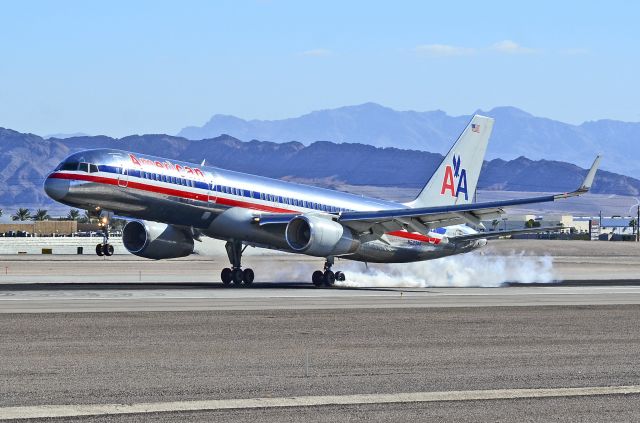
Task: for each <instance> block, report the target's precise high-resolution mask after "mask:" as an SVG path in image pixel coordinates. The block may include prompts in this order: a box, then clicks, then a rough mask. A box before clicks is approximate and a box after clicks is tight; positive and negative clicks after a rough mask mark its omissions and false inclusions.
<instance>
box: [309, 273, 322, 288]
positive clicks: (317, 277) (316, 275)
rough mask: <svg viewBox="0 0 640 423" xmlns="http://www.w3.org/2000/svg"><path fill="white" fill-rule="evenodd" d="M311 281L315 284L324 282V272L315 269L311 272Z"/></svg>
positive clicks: (318, 284) (319, 284) (320, 284)
mask: <svg viewBox="0 0 640 423" xmlns="http://www.w3.org/2000/svg"><path fill="white" fill-rule="evenodd" d="M311 281H312V282H313V284H314V285H315V286H322V284H323V283H324V274H323V273H322V272H321V271H319V270H316V271H315V272H313V276H311Z"/></svg>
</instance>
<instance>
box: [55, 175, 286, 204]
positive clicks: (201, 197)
mask: <svg viewBox="0 0 640 423" xmlns="http://www.w3.org/2000/svg"><path fill="white" fill-rule="evenodd" d="M49 177H50V178H55V179H67V180H78V181H86V182H96V183H99V184H106V185H114V186H116V185H118V182H119V181H118V179H113V178H105V177H103V176H94V175H89V174H79V173H59V172H56V173H52V174H51V175H50V176H49ZM122 188H133V189H138V190H141V191H147V192H154V193H157V194H165V195H171V196H173V197H182V198H188V199H191V200H198V201H205V202H208V201H210V198H212V199H215V201H211V202H213V203H216V204H221V205H224V206H229V207H242V208H245V209H252V210H259V211H266V212H271V213H298V212H297V211H295V210H287V209H282V208H279V207H271V206H265V205H263V204H256V203H249V202H246V201H239V200H234V199H231V198H224V197H215V196H211V197H209V196H208V195H207V194H199V193H197V192H191V191H184V190H179V189H175V188H166V187H161V186H157V185H150V184H144V183H140V182H135V181H132V180H130V179H129V180H128V181H126V185H124V181H123V186H122Z"/></svg>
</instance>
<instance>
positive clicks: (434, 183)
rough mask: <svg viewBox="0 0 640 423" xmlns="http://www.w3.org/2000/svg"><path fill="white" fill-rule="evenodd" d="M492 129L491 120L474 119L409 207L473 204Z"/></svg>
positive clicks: (475, 117) (485, 118)
mask: <svg viewBox="0 0 640 423" xmlns="http://www.w3.org/2000/svg"><path fill="white" fill-rule="evenodd" d="M492 129H493V119H492V118H489V117H485V116H480V115H475V116H473V118H472V119H471V122H469V124H468V125H467V127H466V128H465V129H464V131H462V134H460V136H459V137H458V140H457V141H456V143H455V144H454V145H453V147H451V150H449V153H447V155H446V156H445V158H444V160H443V161H442V163H440V166H439V167H438V169H436V171H435V172H434V174H433V175H432V176H431V179H429V182H427V184H426V185H425V186H424V188H422V191H420V194H419V195H418V197H416V199H415V200H413V201H411V202H410V203H407V204H406V205H407V206H409V207H413V208H415V207H434V206H450V205H454V204H467V203H471V202H472V201H473V196H474V194H475V191H476V187H477V186H478V178H479V177H480V170H481V169H482V163H483V162H484V155H485V152H486V151H487V144H488V143H489V137H490V136H491V130H492Z"/></svg>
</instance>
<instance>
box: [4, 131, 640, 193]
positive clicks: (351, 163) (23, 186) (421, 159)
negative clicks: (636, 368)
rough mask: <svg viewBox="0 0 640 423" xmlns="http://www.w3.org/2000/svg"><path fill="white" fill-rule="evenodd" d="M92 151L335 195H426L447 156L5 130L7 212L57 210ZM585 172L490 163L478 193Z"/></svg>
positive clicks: (626, 189)
mask: <svg viewBox="0 0 640 423" xmlns="http://www.w3.org/2000/svg"><path fill="white" fill-rule="evenodd" d="M89 148H117V149H122V150H128V151H136V152H139V153H144V154H150V155H156V156H160V157H165V158H169V159H173V160H184V161H190V162H194V163H200V162H202V160H203V159H205V160H206V163H207V165H212V166H218V167H222V168H226V169H231V170H237V171H241V172H248V173H254V174H259V175H264V176H267V177H272V178H282V179H287V180H292V181H298V182H309V183H313V184H317V185H323V186H328V187H336V186H340V185H342V184H350V185H372V186H391V187H409V188H411V187H415V188H418V187H421V186H422V185H423V184H424V183H425V181H426V180H427V179H428V178H429V176H430V175H431V174H432V172H433V171H434V169H435V167H436V166H437V165H438V163H440V161H441V160H442V155H441V154H438V153H429V152H424V151H416V150H403V149H398V148H380V147H373V146H371V145H365V144H356V143H340V144H337V143H333V142H328V141H320V142H314V143H312V144H310V145H308V146H305V145H303V144H302V143H300V142H286V143H275V142H267V141H255V140H254V141H249V142H243V141H240V140H238V139H236V138H234V137H231V136H228V135H222V136H218V137H216V138H211V139H205V140H199V141H193V140H188V139H186V138H181V137H176V136H170V135H133V136H128V137H124V138H120V139H114V138H110V137H107V136H91V137H72V138H66V139H57V138H48V139H44V138H42V137H39V136H37V135H33V134H24V133H20V132H16V131H13V130H10V129H3V128H0V180H1V181H2V184H0V204H2V205H14V204H43V205H46V204H52V202H51V200H49V199H48V198H47V197H46V195H45V194H44V192H43V190H42V183H43V181H44V178H45V177H46V175H47V173H48V172H50V171H51V170H52V169H53V168H54V167H55V166H56V165H57V164H58V163H59V162H60V161H61V160H62V159H63V158H64V157H66V156H67V155H69V154H71V153H73V152H75V151H79V150H83V149H89ZM585 173H586V170H584V169H582V168H580V167H578V166H576V165H573V164H570V163H566V162H560V161H550V160H531V159H528V158H525V157H519V158H516V159H513V160H502V159H494V160H491V161H488V162H485V163H484V167H483V171H482V174H481V178H480V183H479V188H481V189H493V190H512V191H558V192H561V191H567V190H571V189H574V188H576V187H577V186H578V185H579V184H580V182H581V181H582V179H583V178H584V175H585ZM593 191H594V192H596V193H609V194H620V195H634V196H635V195H639V194H640V180H637V179H634V178H631V177H628V176H623V175H619V174H615V173H611V172H606V171H600V172H598V175H597V178H596V181H595V184H594V187H593Z"/></svg>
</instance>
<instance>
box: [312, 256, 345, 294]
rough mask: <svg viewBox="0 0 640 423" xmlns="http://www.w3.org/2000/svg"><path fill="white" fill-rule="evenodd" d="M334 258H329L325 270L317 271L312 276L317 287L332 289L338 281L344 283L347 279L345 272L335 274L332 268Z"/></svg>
mask: <svg viewBox="0 0 640 423" xmlns="http://www.w3.org/2000/svg"><path fill="white" fill-rule="evenodd" d="M333 263H334V258H333V257H327V261H326V262H325V263H324V270H316V271H315V272H313V275H312V276H311V281H312V282H313V284H314V285H315V286H317V287H321V286H326V287H332V286H333V285H334V283H335V282H336V281H338V282H343V281H344V280H345V279H346V278H345V275H344V273H343V272H340V271H337V272H335V273H334V272H333V271H332V270H331V266H333Z"/></svg>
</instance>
